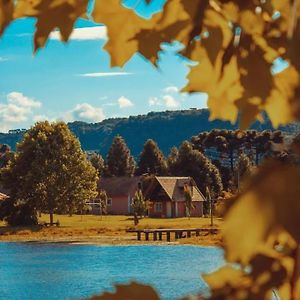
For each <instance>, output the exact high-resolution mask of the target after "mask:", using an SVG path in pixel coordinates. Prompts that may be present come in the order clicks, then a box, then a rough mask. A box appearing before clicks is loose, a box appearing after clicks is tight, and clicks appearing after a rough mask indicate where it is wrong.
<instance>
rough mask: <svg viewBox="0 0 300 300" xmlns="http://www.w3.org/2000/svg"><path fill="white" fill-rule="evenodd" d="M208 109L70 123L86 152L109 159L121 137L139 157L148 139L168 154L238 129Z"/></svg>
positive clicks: (12, 136) (6, 139) (10, 137)
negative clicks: (204, 136)
mask: <svg viewBox="0 0 300 300" xmlns="http://www.w3.org/2000/svg"><path fill="white" fill-rule="evenodd" d="M208 118H209V112H208V110H207V109H201V110H199V109H197V110H196V109H191V110H181V111H166V112H150V113H148V114H147V115H139V116H133V117H129V118H116V119H107V120H104V121H103V122H101V123H95V124H88V123H84V122H73V123H69V124H68V126H69V128H70V129H71V130H72V131H73V132H74V133H75V135H76V136H77V137H78V138H79V139H80V142H81V145H82V147H83V149H84V150H98V151H100V152H101V154H102V155H106V154H107V151H108V149H109V147H110V145H111V143H112V140H113V137H114V136H115V135H117V134H120V135H121V136H123V137H124V139H125V140H126V143H127V145H128V147H129V148H130V150H131V153H132V154H133V155H134V156H138V155H139V153H140V152H141V150H142V148H143V144H144V143H145V141H146V140H147V139H153V140H155V141H156V142H157V143H158V145H159V147H160V149H161V150H162V151H163V152H164V153H165V154H167V153H168V152H169V150H170V148H171V147H172V146H174V145H175V146H178V145H180V144H181V142H182V141H183V140H186V139H190V138H191V137H192V136H194V135H196V134H198V133H199V132H203V131H209V130H211V129H214V128H218V129H237V128H238V126H237V125H236V126H233V125H231V124H230V123H229V122H222V121H219V120H217V121H213V122H209V121H208ZM252 128H254V129H257V130H264V129H272V126H271V123H270V122H269V121H267V122H265V123H264V124H260V123H255V124H254V125H253V126H252ZM299 128H300V126H299V125H296V124H291V125H288V126H285V127H283V128H280V129H281V130H283V131H285V132H288V133H294V132H295V131H296V130H299ZM22 136H23V133H8V134H4V133H1V134H0V143H1V144H8V145H10V146H11V147H12V149H15V146H16V143H17V142H18V141H20V139H21V138H22Z"/></svg>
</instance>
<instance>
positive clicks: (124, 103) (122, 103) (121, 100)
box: [118, 96, 133, 108]
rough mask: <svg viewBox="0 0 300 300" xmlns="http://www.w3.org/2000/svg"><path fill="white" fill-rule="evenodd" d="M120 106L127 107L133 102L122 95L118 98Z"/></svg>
mask: <svg viewBox="0 0 300 300" xmlns="http://www.w3.org/2000/svg"><path fill="white" fill-rule="evenodd" d="M118 103H119V107H120V108H127V107H131V106H133V103H132V102H131V101H130V100H129V99H128V98H126V97H124V96H122V97H120V98H119V99H118Z"/></svg>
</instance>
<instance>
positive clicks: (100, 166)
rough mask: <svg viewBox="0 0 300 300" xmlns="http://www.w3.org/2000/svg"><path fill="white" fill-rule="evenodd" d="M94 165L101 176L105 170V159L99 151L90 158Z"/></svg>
mask: <svg viewBox="0 0 300 300" xmlns="http://www.w3.org/2000/svg"><path fill="white" fill-rule="evenodd" d="M89 159H90V162H91V164H92V166H93V167H94V168H95V169H96V170H97V172H98V176H99V177H101V176H102V175H103V173H104V170H105V163H104V159H103V157H102V156H101V154H99V153H96V152H95V153H93V154H92V155H91V157H90V158H89Z"/></svg>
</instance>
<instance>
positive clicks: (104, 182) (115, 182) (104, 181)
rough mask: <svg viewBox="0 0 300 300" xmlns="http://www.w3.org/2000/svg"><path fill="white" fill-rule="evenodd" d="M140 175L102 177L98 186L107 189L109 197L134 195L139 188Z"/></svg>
mask: <svg viewBox="0 0 300 300" xmlns="http://www.w3.org/2000/svg"><path fill="white" fill-rule="evenodd" d="M139 182H140V177H110V178H101V179H100V181H99V184H98V188H99V189H102V190H105V192H106V194H107V196H108V197H116V196H128V195H129V196H131V197H132V196H134V194H135V192H136V191H137V189H138V185H139Z"/></svg>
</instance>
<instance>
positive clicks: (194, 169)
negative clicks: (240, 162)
mask: <svg viewBox="0 0 300 300" xmlns="http://www.w3.org/2000/svg"><path fill="white" fill-rule="evenodd" d="M174 171H175V175H177V176H191V177H193V179H194V180H195V181H196V183H197V186H198V187H199V189H200V190H201V192H202V193H203V194H205V191H206V187H207V186H208V185H209V186H210V189H211V191H212V192H213V194H214V196H218V195H219V194H220V193H221V191H222V190H223V185H222V179H221V175H220V172H219V170H218V168H217V167H216V166H215V165H214V164H213V163H212V162H211V161H210V160H209V159H208V158H207V157H206V156H205V155H204V154H202V153H201V152H199V151H198V150H194V149H193V147H192V144H191V143H189V142H188V141H184V142H183V143H182V145H181V146H180V148H179V153H178V159H177V163H176V169H175V170H174Z"/></svg>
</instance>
